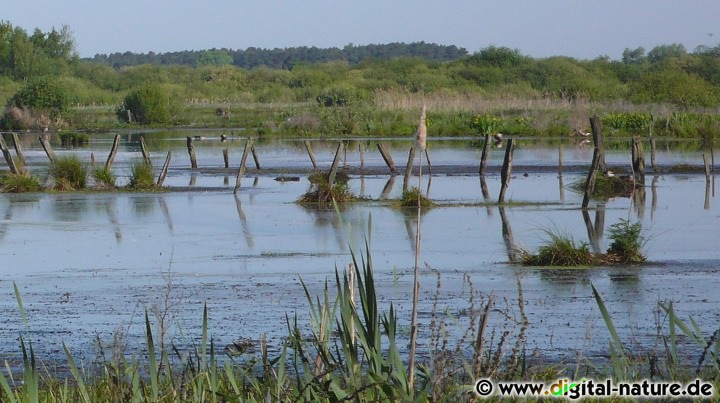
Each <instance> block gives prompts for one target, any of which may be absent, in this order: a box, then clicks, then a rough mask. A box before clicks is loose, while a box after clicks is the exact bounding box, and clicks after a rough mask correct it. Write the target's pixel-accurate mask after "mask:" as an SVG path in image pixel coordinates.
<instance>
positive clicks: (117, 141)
mask: <svg viewBox="0 0 720 403" xmlns="http://www.w3.org/2000/svg"><path fill="white" fill-rule="evenodd" d="M119 147H120V135H119V134H116V135H115V139H114V140H113V145H112V148H111V149H110V154H108V157H107V161H105V170H106V171H109V170H110V168H111V167H112V164H113V161H115V154H117V151H118V148H119Z"/></svg>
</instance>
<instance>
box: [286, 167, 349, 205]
mask: <svg viewBox="0 0 720 403" xmlns="http://www.w3.org/2000/svg"><path fill="white" fill-rule="evenodd" d="M348 179H349V177H348V175H347V174H346V173H344V172H338V173H337V175H335V181H334V182H333V184H332V186H331V185H330V184H329V183H328V173H326V172H316V173H313V174H311V175H310V176H309V177H308V180H309V181H310V190H308V191H307V193H305V194H304V195H302V196H301V197H300V200H299V201H300V203H312V204H317V205H318V206H319V207H329V206H331V205H332V203H333V200H334V201H335V202H336V203H344V202H348V201H352V200H355V199H356V197H355V195H353V194H352V193H351V192H350V189H349V188H348Z"/></svg>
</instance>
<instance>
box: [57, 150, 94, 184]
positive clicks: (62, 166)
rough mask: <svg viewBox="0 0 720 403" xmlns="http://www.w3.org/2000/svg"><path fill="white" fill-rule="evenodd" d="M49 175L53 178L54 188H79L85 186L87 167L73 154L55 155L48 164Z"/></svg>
mask: <svg viewBox="0 0 720 403" xmlns="http://www.w3.org/2000/svg"><path fill="white" fill-rule="evenodd" d="M50 175H52V176H53V177H54V178H55V189H57V190H63V191H73V190H80V189H85V187H86V186H87V177H88V168H87V165H85V163H84V162H82V161H81V160H80V158H79V157H77V156H75V155H70V156H63V157H57V158H56V159H55V161H54V162H53V163H52V164H50Z"/></svg>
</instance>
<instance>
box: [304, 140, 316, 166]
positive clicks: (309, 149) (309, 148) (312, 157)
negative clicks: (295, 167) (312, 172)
mask: <svg viewBox="0 0 720 403" xmlns="http://www.w3.org/2000/svg"><path fill="white" fill-rule="evenodd" d="M303 143H304V144H305V150H307V153H308V156H309V157H310V162H312V166H313V169H317V162H315V153H314V152H313V149H312V146H311V145H310V142H309V141H307V140H305V141H303Z"/></svg>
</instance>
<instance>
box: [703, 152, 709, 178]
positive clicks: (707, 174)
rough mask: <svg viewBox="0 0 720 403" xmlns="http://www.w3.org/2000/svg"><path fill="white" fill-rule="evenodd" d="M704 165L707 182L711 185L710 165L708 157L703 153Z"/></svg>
mask: <svg viewBox="0 0 720 403" xmlns="http://www.w3.org/2000/svg"><path fill="white" fill-rule="evenodd" d="M702 156H703V165H704V166H705V181H706V182H707V183H708V184H709V183H710V164H709V162H708V159H707V156H706V155H705V153H703V155H702Z"/></svg>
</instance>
